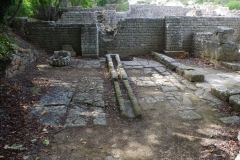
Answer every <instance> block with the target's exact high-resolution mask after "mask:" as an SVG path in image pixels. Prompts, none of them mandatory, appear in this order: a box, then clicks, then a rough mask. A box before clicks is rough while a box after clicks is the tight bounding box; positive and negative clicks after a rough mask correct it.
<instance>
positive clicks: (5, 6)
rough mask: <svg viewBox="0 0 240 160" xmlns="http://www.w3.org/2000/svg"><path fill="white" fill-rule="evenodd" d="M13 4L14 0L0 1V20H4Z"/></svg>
mask: <svg viewBox="0 0 240 160" xmlns="http://www.w3.org/2000/svg"><path fill="white" fill-rule="evenodd" d="M14 4H15V0H1V1H0V21H1V22H3V21H4V20H6V19H5V18H6V15H7V13H8V11H9V9H10V7H11V6H13V5H14Z"/></svg>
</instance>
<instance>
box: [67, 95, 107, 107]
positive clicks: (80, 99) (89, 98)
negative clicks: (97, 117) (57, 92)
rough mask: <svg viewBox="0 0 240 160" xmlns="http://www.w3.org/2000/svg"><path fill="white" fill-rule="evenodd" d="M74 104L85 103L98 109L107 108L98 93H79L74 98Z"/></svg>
mask: <svg viewBox="0 0 240 160" xmlns="http://www.w3.org/2000/svg"><path fill="white" fill-rule="evenodd" d="M72 102H74V103H85V104H90V105H93V106H97V107H105V103H104V101H103V99H102V94H96V93H93V94H92V93H77V94H76V95H74V96H73V98H72Z"/></svg>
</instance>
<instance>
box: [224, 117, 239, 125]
mask: <svg viewBox="0 0 240 160" xmlns="http://www.w3.org/2000/svg"><path fill="white" fill-rule="evenodd" d="M220 121H221V122H223V123H224V124H233V123H236V122H240V117H238V116H231V117H223V118H220Z"/></svg>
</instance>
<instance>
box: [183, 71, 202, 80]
mask: <svg viewBox="0 0 240 160" xmlns="http://www.w3.org/2000/svg"><path fill="white" fill-rule="evenodd" d="M183 77H185V78H186V79H187V80H189V81H190V82H203V81H204V75H203V74H201V73H199V72H198V71H195V70H184V71H183Z"/></svg>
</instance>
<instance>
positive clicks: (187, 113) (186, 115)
mask: <svg viewBox="0 0 240 160" xmlns="http://www.w3.org/2000/svg"><path fill="white" fill-rule="evenodd" d="M178 112H179V115H180V116H181V117H182V118H183V119H186V120H199V119H202V117H201V116H200V115H199V114H198V113H196V112H194V111H193V110H179V111H178Z"/></svg>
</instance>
